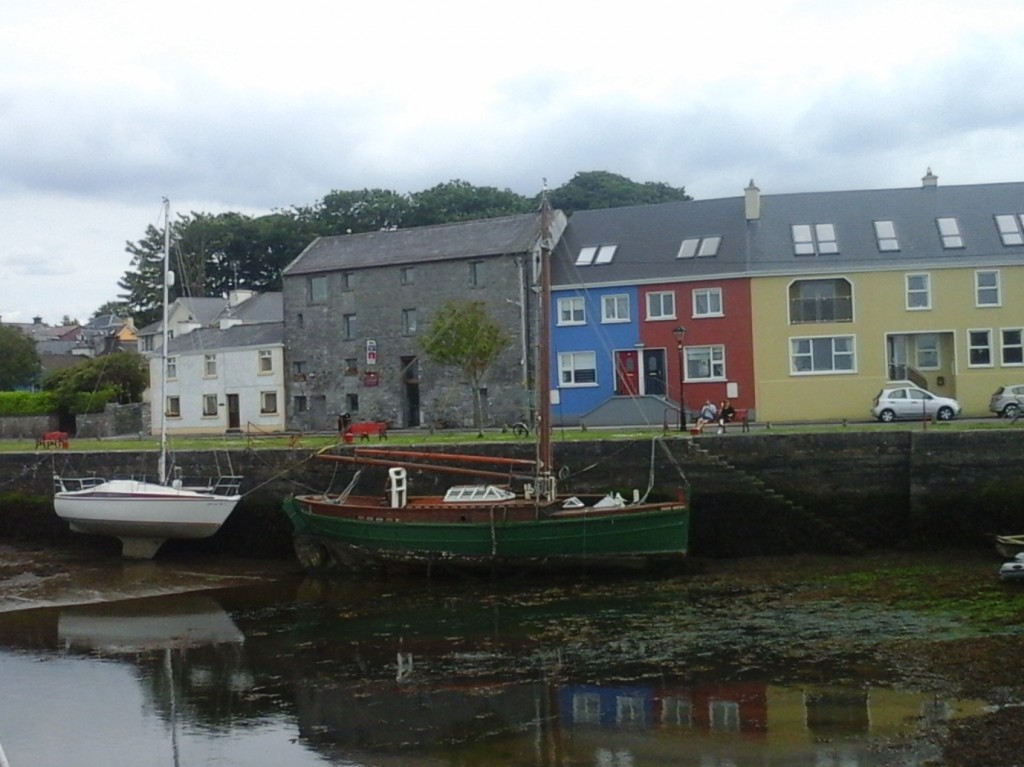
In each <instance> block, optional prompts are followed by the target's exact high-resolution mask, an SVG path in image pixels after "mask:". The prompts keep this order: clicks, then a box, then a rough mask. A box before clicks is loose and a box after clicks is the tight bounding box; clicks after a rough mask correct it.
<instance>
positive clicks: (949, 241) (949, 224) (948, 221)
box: [935, 218, 964, 248]
mask: <svg viewBox="0 0 1024 767" xmlns="http://www.w3.org/2000/svg"><path fill="white" fill-rule="evenodd" d="M935 223H936V224H937V225H938V227H939V237H940V238H941V239H942V247H944V248H962V247H963V246H964V238H963V237H961V236H960V223H959V222H958V221H957V220H956V219H955V218H937V219H935Z"/></svg>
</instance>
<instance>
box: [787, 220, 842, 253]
mask: <svg viewBox="0 0 1024 767" xmlns="http://www.w3.org/2000/svg"><path fill="white" fill-rule="evenodd" d="M791 232H792V235H793V253H794V255H797V256H831V255H835V254H836V253H838V252H839V239H838V235H836V225H835V224H793V225H792V227H791Z"/></svg>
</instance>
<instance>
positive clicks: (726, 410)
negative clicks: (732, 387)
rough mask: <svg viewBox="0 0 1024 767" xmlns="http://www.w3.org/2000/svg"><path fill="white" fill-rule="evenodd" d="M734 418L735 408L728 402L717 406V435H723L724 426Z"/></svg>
mask: <svg viewBox="0 0 1024 767" xmlns="http://www.w3.org/2000/svg"><path fill="white" fill-rule="evenodd" d="M734 418H736V408H734V407H733V406H732V403H731V402H730V401H729V400H726V401H725V402H723V403H721V404H720V405H719V406H718V433H719V434H725V425H726V424H727V423H730V422H731V421H732V420H733V419H734Z"/></svg>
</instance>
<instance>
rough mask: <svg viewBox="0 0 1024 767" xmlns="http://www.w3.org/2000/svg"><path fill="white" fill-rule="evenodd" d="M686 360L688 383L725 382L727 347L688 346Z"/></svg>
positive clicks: (711, 345) (684, 350)
mask: <svg viewBox="0 0 1024 767" xmlns="http://www.w3.org/2000/svg"><path fill="white" fill-rule="evenodd" d="M683 357H684V358H685V360H686V375H685V380H686V381H724V380H725V379H726V375H725V346H724V345H723V344H708V345H706V346H687V347H685V348H684V349H683Z"/></svg>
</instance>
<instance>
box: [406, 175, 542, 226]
mask: <svg viewBox="0 0 1024 767" xmlns="http://www.w3.org/2000/svg"><path fill="white" fill-rule="evenodd" d="M410 197H411V200H412V210H411V211H410V214H409V216H408V218H407V220H406V222H405V225H406V226H428V225H431V224H446V223H449V222H452V221H471V220H476V219H482V218H498V217H499V216H511V215H515V214H517V213H529V212H531V211H533V210H536V208H537V206H536V204H535V203H534V201H533V200H532V199H530V198H528V197H523V196H522V195H520V194H516V193H515V192H513V191H511V190H509V189H497V188H495V187H493V186H473V185H472V184H470V183H469V182H467V181H458V180H455V181H449V182H448V183H446V184H438V185H437V186H435V187H431V188H430V189H427V190H424V191H422V192H416V193H414V194H412V195H410Z"/></svg>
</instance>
